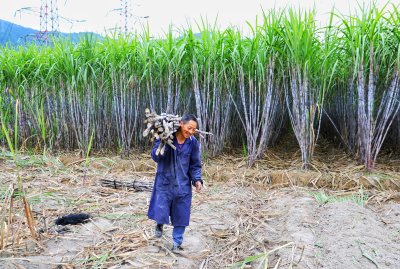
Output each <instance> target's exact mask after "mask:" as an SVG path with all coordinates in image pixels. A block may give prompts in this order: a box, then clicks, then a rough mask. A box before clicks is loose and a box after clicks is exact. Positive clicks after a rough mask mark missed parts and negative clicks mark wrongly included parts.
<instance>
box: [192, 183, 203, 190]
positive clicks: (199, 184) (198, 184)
mask: <svg viewBox="0 0 400 269" xmlns="http://www.w3.org/2000/svg"><path fill="white" fill-rule="evenodd" d="M194 186H195V187H196V191H197V192H201V190H202V189H203V185H201V182H200V181H196V183H195V184H194Z"/></svg>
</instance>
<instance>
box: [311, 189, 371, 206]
mask: <svg viewBox="0 0 400 269" xmlns="http://www.w3.org/2000/svg"><path fill="white" fill-rule="evenodd" d="M311 194H312V195H313V196H314V198H315V200H317V201H318V202H319V203H321V204H328V203H338V202H347V201H351V202H354V203H356V204H358V205H361V206H364V205H365V203H366V202H367V201H368V198H369V197H368V195H367V194H365V193H364V191H363V189H360V190H359V191H358V193H356V194H351V195H340V196H339V195H329V194H327V193H326V192H325V191H324V190H322V191H320V192H313V193H311Z"/></svg>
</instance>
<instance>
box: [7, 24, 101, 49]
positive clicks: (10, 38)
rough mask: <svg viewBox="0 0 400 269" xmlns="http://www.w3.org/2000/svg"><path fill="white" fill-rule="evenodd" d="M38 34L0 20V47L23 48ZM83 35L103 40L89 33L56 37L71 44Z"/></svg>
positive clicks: (32, 30) (30, 29)
mask: <svg viewBox="0 0 400 269" xmlns="http://www.w3.org/2000/svg"><path fill="white" fill-rule="evenodd" d="M38 32H39V31H38V30H35V29H32V28H27V27H23V26H21V25H18V24H15V23H12V22H8V21H5V20H2V19H0V46H5V45H6V44H9V45H11V46H18V45H21V46H23V45H25V44H26V43H32V42H35V40H36V39H35V37H37V34H38ZM85 35H94V36H95V37H96V38H100V39H102V38H103V37H102V36H101V35H98V34H95V33H91V32H82V33H59V34H58V36H60V37H62V38H70V39H71V40H72V42H77V41H78V40H79V39H80V38H81V37H83V36H85Z"/></svg>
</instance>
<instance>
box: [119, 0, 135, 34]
mask: <svg viewBox="0 0 400 269" xmlns="http://www.w3.org/2000/svg"><path fill="white" fill-rule="evenodd" d="M120 1H121V9H120V14H121V17H122V26H121V32H122V33H124V34H125V35H127V34H128V33H129V31H130V30H131V20H132V17H133V9H132V1H131V0H120Z"/></svg>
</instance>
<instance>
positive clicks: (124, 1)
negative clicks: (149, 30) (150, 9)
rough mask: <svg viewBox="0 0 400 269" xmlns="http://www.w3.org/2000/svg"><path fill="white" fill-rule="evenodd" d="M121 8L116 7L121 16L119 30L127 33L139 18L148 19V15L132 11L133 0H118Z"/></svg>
mask: <svg viewBox="0 0 400 269" xmlns="http://www.w3.org/2000/svg"><path fill="white" fill-rule="evenodd" d="M120 2H121V8H120V9H118V10H119V12H120V15H121V18H122V23H121V27H120V32H121V33H123V34H124V35H125V36H126V35H128V34H129V33H130V32H131V31H132V30H133V29H134V26H135V24H136V23H137V22H139V21H140V20H141V19H148V18H149V16H138V15H135V14H134V12H133V0H120Z"/></svg>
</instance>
